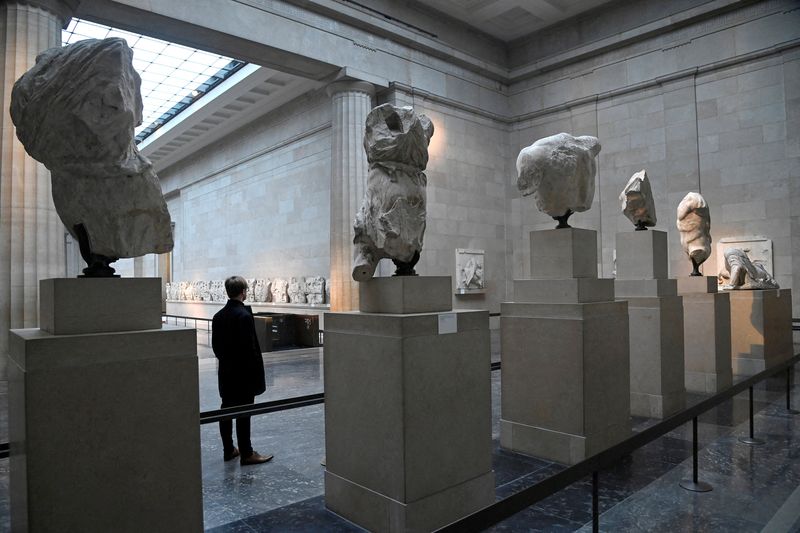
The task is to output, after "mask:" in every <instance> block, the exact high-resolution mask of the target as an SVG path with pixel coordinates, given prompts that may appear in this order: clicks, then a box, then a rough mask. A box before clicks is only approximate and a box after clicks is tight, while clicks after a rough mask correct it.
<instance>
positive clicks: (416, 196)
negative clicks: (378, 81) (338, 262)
mask: <svg viewBox="0 0 800 533" xmlns="http://www.w3.org/2000/svg"><path fill="white" fill-rule="evenodd" d="M432 136H433V123H432V122H431V121H430V119H429V118H428V117H426V116H425V115H417V114H416V113H414V110H413V109H412V108H411V107H395V106H393V105H391V104H383V105H380V106H378V107H376V108H374V109H373V110H372V111H370V113H369V114H368V115H367V120H366V131H365V133H364V149H365V150H366V152H367V160H368V161H369V174H368V176H367V187H366V191H365V192H364V200H363V202H362V205H361V209H360V210H359V212H358V214H357V215H356V218H355V223H354V226H353V229H354V230H355V237H354V239H353V243H354V244H355V257H354V260H353V279H354V280H356V281H366V280H368V279H370V278H372V276H373V274H374V273H375V268H376V267H377V265H378V262H379V261H380V260H381V259H383V258H390V259H391V260H392V261H393V262H394V264H395V266H396V267H397V270H396V272H395V275H396V276H408V275H416V273H415V271H414V265H416V263H417V261H419V255H420V252H421V251H422V240H423V236H424V234H425V222H426V194H425V187H426V185H427V178H426V176H425V173H424V172H423V171H424V170H425V167H426V166H427V164H428V144H429V142H430V139H431V137H432Z"/></svg>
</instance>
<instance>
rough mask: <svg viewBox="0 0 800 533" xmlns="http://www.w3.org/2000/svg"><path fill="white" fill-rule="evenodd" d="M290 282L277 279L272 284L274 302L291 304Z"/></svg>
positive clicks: (271, 290)
mask: <svg viewBox="0 0 800 533" xmlns="http://www.w3.org/2000/svg"><path fill="white" fill-rule="evenodd" d="M288 289H289V282H288V281H286V280H285V279H283V278H275V279H273V280H272V283H271V284H270V292H271V293H272V302H273V303H276V304H285V303H288V302H289V292H288Z"/></svg>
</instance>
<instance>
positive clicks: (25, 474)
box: [9, 280, 203, 533]
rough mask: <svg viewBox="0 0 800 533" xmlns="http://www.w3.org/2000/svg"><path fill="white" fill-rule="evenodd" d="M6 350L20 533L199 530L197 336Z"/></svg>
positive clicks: (28, 336)
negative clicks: (27, 532)
mask: <svg viewBox="0 0 800 533" xmlns="http://www.w3.org/2000/svg"><path fill="white" fill-rule="evenodd" d="M117 281H119V280H117ZM74 304H76V305H82V304H83V302H82V301H80V300H77V301H75V302H74ZM64 305H66V304H65V303H64V302H59V303H58V305H57V306H56V308H57V309H62V308H63V307H64ZM58 318H59V317H58V315H56V323H58ZM10 340H11V360H10V365H9V371H10V372H9V437H10V442H11V460H10V461H11V462H10V466H11V476H10V496H11V527H12V530H13V531H30V532H46V531H114V532H131V533H137V532H141V531H187V532H195V531H196V532H200V531H202V530H203V499H202V482H201V479H202V473H201V466H200V427H199V422H200V416H199V405H198V381H197V356H196V349H197V344H196V342H197V339H196V334H195V330H194V329H189V328H182V327H180V328H179V327H172V326H165V327H164V328H163V329H151V330H146V331H124V332H115V333H91V334H75V335H53V334H51V333H48V332H46V331H42V330H41V329H23V330H12V332H11V335H10Z"/></svg>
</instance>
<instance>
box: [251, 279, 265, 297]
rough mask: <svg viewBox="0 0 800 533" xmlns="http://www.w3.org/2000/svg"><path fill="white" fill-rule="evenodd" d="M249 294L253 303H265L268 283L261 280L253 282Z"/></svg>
mask: <svg viewBox="0 0 800 533" xmlns="http://www.w3.org/2000/svg"><path fill="white" fill-rule="evenodd" d="M251 293H252V300H253V301H254V302H266V301H267V299H268V295H269V282H268V281H267V280H266V279H262V278H257V279H255V280H253V287H252V289H251Z"/></svg>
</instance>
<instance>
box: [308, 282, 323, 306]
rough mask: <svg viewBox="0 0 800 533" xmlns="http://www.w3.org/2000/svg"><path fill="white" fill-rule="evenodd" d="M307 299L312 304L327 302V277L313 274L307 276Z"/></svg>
mask: <svg viewBox="0 0 800 533" xmlns="http://www.w3.org/2000/svg"><path fill="white" fill-rule="evenodd" d="M306 291H308V294H307V295H306V301H307V302H308V303H310V304H324V303H325V278H323V277H322V276H312V277H309V278H306Z"/></svg>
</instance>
